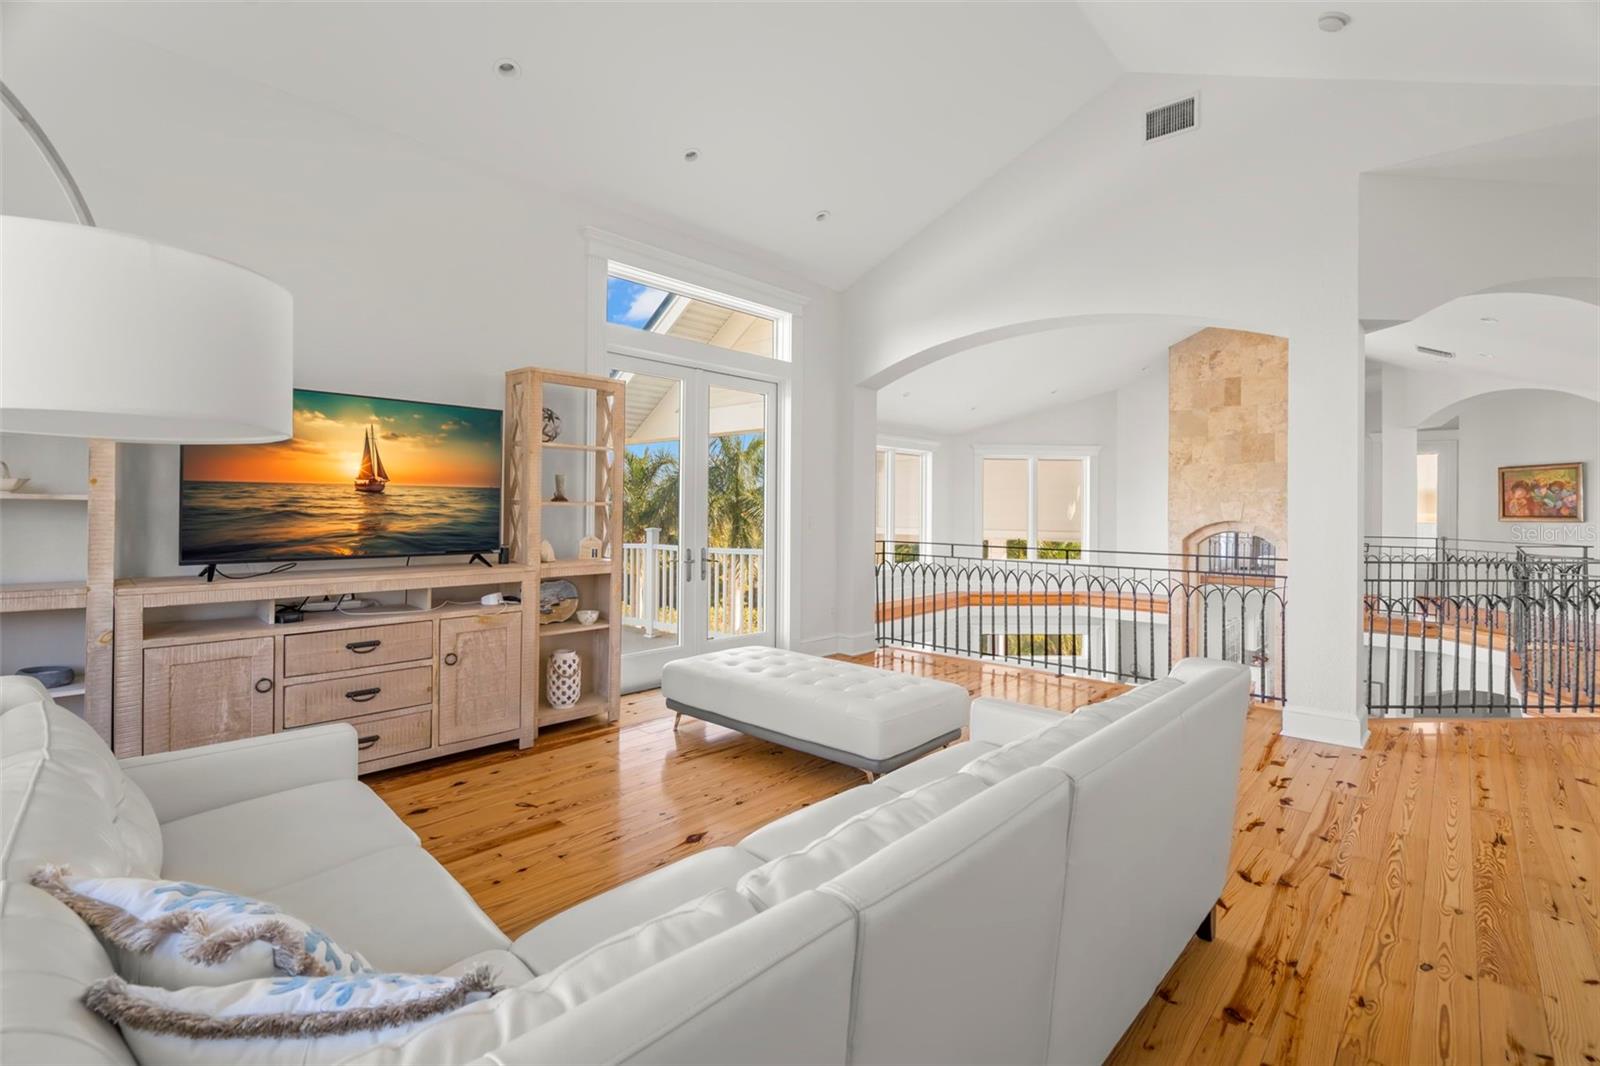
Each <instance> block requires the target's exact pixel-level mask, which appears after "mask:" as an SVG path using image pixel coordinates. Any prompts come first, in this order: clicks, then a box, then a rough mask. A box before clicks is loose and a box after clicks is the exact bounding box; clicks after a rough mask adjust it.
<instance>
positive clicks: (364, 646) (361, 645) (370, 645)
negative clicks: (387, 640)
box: [345, 640, 383, 655]
mask: <svg viewBox="0 0 1600 1066" xmlns="http://www.w3.org/2000/svg"><path fill="white" fill-rule="evenodd" d="M382 643H383V641H381V640H352V641H351V642H350V643H348V644H346V645H345V650H346V651H353V652H355V653H356V654H357V655H365V654H366V653H367V652H369V651H375V650H377V647H378V645H380V644H382Z"/></svg>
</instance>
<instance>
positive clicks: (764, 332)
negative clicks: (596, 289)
mask: <svg viewBox="0 0 1600 1066" xmlns="http://www.w3.org/2000/svg"><path fill="white" fill-rule="evenodd" d="M606 321H607V322H609V323H611V324H612V325H614V326H624V327H626V328H628V329H637V330H640V331H642V332H645V333H656V334H662V335H665V336H669V337H682V338H683V339H685V340H690V341H695V342H698V343H700V344H709V345H711V346H712V347H714V348H725V349H727V350H728V351H732V352H743V353H745V354H746V355H759V356H762V357H763V358H768V359H774V358H776V359H784V358H787V353H786V352H784V351H783V350H782V348H783V345H782V332H783V331H782V328H781V326H782V324H783V321H784V316H782V315H780V314H779V313H778V312H775V311H772V310H770V309H769V308H763V307H760V306H758V305H755V304H750V303H747V302H745V301H742V300H738V299H736V298H734V297H732V296H726V295H724V294H721V293H712V292H707V291H700V290H697V289H695V288H694V287H693V286H689V285H684V284H682V283H680V282H674V281H672V280H670V279H667V278H662V277H658V276H656V275H652V274H647V273H645V272H643V271H634V270H631V269H629V268H627V267H624V266H622V265H621V264H618V263H613V264H612V265H611V269H610V271H609V273H608V275H607V277H606Z"/></svg>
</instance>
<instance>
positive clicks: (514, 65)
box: [494, 59, 522, 78]
mask: <svg viewBox="0 0 1600 1066" xmlns="http://www.w3.org/2000/svg"><path fill="white" fill-rule="evenodd" d="M494 72H495V73H496V74H498V75H500V76H501V77H502V78H515V77H516V76H517V75H518V74H521V73H522V67H521V65H520V64H518V62H517V61H516V60H515V59H497V60H495V61H494Z"/></svg>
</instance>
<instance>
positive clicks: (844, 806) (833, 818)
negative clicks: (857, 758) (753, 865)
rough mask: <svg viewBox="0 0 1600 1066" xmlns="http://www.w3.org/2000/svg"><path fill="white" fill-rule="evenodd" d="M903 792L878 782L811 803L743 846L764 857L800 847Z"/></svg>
mask: <svg viewBox="0 0 1600 1066" xmlns="http://www.w3.org/2000/svg"><path fill="white" fill-rule="evenodd" d="M899 794H900V793H898V792H896V791H895V790H894V789H892V788H885V787H884V786H883V785H882V784H880V783H877V782H874V783H872V784H870V785H857V786H856V787H855V788H850V789H846V790H845V791H843V792H840V793H837V794H836V795H832V796H829V797H828V798H827V799H824V800H818V801H817V802H815V803H810V804H807V805H806V806H804V807H801V808H800V809H799V810H798V811H791V812H790V813H788V814H786V815H784V816H783V817H782V818H778V819H776V820H774V821H771V822H768V823H767V824H766V825H764V826H762V827H761V828H760V829H757V830H756V831H755V832H753V833H751V834H750V835H749V836H747V837H745V838H744V839H743V840H741V841H739V847H741V848H743V849H744V850H745V851H748V852H750V853H751V854H752V855H755V856H757V857H758V858H760V859H762V860H771V859H776V858H777V857H778V856H779V855H787V854H789V853H790V852H791V851H799V850H800V849H801V848H803V847H805V846H806V845H807V844H809V843H811V842H812V841H813V840H815V839H817V838H818V837H820V836H822V835H823V834H824V833H826V832H827V831H828V830H830V829H832V828H833V827H834V826H836V825H838V824H839V823H840V822H843V821H844V820H845V819H847V818H850V817H853V816H854V815H857V814H860V813H861V812H862V811H869V810H871V809H872V808H874V807H876V806H878V805H879V804H880V803H887V802H889V801H890V800H892V799H894V798H895V797H896V796H898V795H899Z"/></svg>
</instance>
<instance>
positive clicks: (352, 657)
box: [283, 621, 433, 677]
mask: <svg viewBox="0 0 1600 1066" xmlns="http://www.w3.org/2000/svg"><path fill="white" fill-rule="evenodd" d="M432 658H433V622H432V621H422V622H397V623H391V624H389V625H381V626H361V627H360V628H357V629H330V630H327V631H326V632H322V633H293V634H290V635H289V636H286V637H284V638H283V676H284V677H303V676H305V675H306V674H331V673H333V672H334V671H335V670H359V669H361V668H362V667H365V666H383V665H384V664H386V663H404V662H412V661H415V660H418V659H432Z"/></svg>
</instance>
